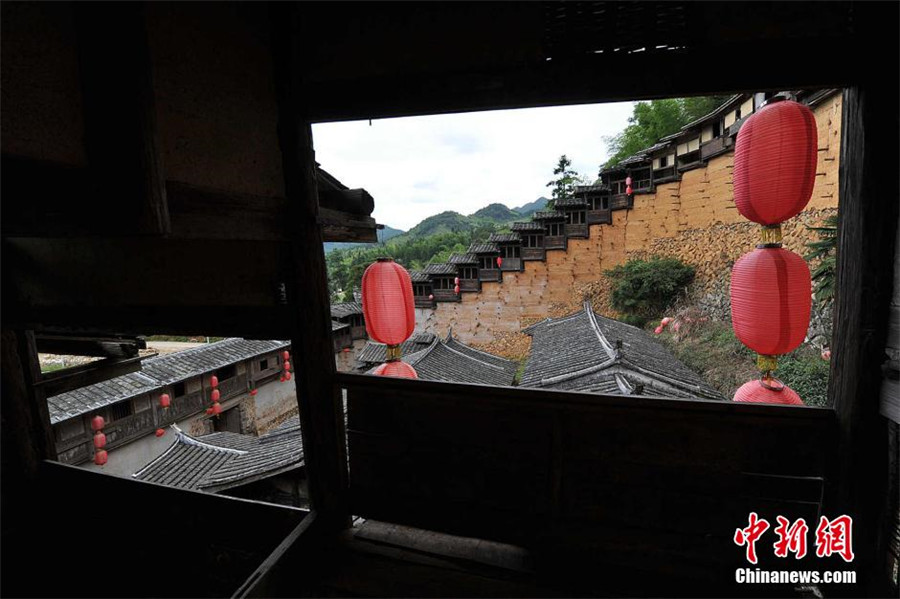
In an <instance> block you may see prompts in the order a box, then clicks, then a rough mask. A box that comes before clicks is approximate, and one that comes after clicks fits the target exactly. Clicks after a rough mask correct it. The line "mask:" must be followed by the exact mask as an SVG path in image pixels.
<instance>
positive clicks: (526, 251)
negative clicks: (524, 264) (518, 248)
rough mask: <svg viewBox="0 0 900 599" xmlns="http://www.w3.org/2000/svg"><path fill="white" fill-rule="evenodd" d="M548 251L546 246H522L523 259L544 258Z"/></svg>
mask: <svg viewBox="0 0 900 599" xmlns="http://www.w3.org/2000/svg"><path fill="white" fill-rule="evenodd" d="M544 259H546V252H545V251H544V248H522V260H544Z"/></svg>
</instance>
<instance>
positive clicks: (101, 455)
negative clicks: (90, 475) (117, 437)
mask: <svg viewBox="0 0 900 599" xmlns="http://www.w3.org/2000/svg"><path fill="white" fill-rule="evenodd" d="M108 459H109V456H108V455H107V453H106V450H105V449H98V450H97V451H96V452H95V453H94V463H95V464H97V465H98V466H103V465H104V464H106V460H108Z"/></svg>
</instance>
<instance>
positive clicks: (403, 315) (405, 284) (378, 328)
mask: <svg viewBox="0 0 900 599" xmlns="http://www.w3.org/2000/svg"><path fill="white" fill-rule="evenodd" d="M456 293H457V294H458V293H459V277H457V278H456ZM362 303H363V316H364V317H365V320H366V332H368V334H369V337H370V338H372V339H374V340H375V341H377V342H379V343H384V344H385V345H387V351H386V358H387V362H386V363H385V364H382V365H381V366H379V367H378V368H377V369H376V370H375V374H377V375H381V376H402V377H405V378H418V375H416V371H415V369H414V368H413V367H412V366H410V365H409V364H406V363H405V362H401V361H400V358H401V356H402V351H401V349H400V344H402V343H403V342H404V341H406V340H407V339H409V337H410V335H412V333H413V331H414V330H415V328H416V312H415V302H414V299H413V290H412V280H411V279H410V277H409V273H408V272H407V271H406V269H405V268H403V267H402V266H400V265H399V264H397V263H396V262H394V261H393V260H392V259H390V258H378V260H377V261H375V262H374V263H373V264H370V265H369V267H368V268H367V269H366V272H365V273H363V278H362ZM401 364H402V366H401ZM400 373H405V374H400Z"/></svg>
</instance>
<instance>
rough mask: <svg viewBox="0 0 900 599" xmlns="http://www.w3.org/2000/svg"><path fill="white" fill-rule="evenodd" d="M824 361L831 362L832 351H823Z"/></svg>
mask: <svg viewBox="0 0 900 599" xmlns="http://www.w3.org/2000/svg"><path fill="white" fill-rule="evenodd" d="M822 359H823V360H830V359H831V350H830V349H823V350H822Z"/></svg>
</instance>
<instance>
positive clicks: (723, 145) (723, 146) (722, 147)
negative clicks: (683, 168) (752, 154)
mask: <svg viewBox="0 0 900 599" xmlns="http://www.w3.org/2000/svg"><path fill="white" fill-rule="evenodd" d="M731 147H732V143H731V138H730V137H716V138H715V139H711V140H710V141H707V142H704V143H702V144H700V160H708V159H709V158H711V157H713V156H716V155H717V154H721V153H722V152H725V151H727V150H729V149H731Z"/></svg>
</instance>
